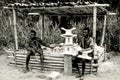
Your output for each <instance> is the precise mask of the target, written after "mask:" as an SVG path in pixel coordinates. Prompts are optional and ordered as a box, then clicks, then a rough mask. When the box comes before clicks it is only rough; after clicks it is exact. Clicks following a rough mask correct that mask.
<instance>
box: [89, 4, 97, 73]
mask: <svg viewBox="0 0 120 80" xmlns="http://www.w3.org/2000/svg"><path fill="white" fill-rule="evenodd" d="M96 22H97V7H96V6H94V7H93V43H94V45H93V49H94V54H95V43H96ZM90 66H91V68H90V73H92V62H91V65H90Z"/></svg>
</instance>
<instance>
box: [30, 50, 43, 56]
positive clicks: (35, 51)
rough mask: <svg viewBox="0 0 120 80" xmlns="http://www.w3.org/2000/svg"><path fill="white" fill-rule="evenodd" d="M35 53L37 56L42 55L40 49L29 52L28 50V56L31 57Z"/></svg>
mask: <svg viewBox="0 0 120 80" xmlns="http://www.w3.org/2000/svg"><path fill="white" fill-rule="evenodd" d="M36 53H38V54H39V55H43V51H42V49H38V50H34V49H31V50H28V54H29V55H33V56H34V55H35V54H36Z"/></svg>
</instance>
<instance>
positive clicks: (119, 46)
mask: <svg viewBox="0 0 120 80" xmlns="http://www.w3.org/2000/svg"><path fill="white" fill-rule="evenodd" d="M119 51H120V29H119Z"/></svg>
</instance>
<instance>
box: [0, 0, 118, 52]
mask: <svg viewBox="0 0 120 80" xmlns="http://www.w3.org/2000/svg"><path fill="white" fill-rule="evenodd" d="M4 3H5V2H4V1H3V0H0V46H3V45H4V46H6V47H8V48H14V29H13V14H12V10H5V9H4V8H3V6H4ZM112 10H113V9H112V8H111V11H112ZM114 12H119V7H115V10H114ZM26 13H27V12H26V11H25V12H20V10H19V11H17V15H16V16H17V31H18V42H19V47H20V48H23V47H24V45H25V42H26V40H27V38H28V36H29V31H30V29H31V28H34V29H35V30H36V31H37V36H38V37H40V38H41V26H42V16H39V19H38V18H37V17H36V18H37V19H36V18H35V17H34V18H33V17H32V19H33V20H31V16H27V14H26ZM60 18H61V17H60V16H58V17H57V18H56V19H55V16H54V18H53V17H52V16H48V15H46V16H45V20H44V22H45V23H44V24H45V26H44V38H43V40H44V41H46V42H47V43H54V44H55V43H56V44H58V43H61V42H63V41H64V39H63V38H62V37H61V36H60V35H61V33H62V31H61V29H60V27H59V26H60V25H61V21H60V20H61V19H60ZM67 18H68V20H69V23H70V24H72V26H74V27H76V30H75V31H74V33H75V34H78V33H80V34H81V35H82V33H81V31H82V28H83V27H85V26H87V27H90V28H91V30H92V24H93V22H92V16H74V18H71V17H67ZM65 19H66V18H65ZM35 20H36V21H35ZM66 21H67V19H66ZM103 21H104V20H103V16H99V17H98V19H97V43H98V44H99V42H100V40H101V35H102V27H103ZM119 35H120V17H119V15H115V16H107V29H106V35H105V36H106V37H105V43H106V44H107V50H108V51H111V50H114V51H119V50H120V49H119V45H120V42H119V37H120V36H119ZM74 41H75V42H76V39H74Z"/></svg>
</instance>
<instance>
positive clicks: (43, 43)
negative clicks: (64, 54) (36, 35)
mask: <svg viewBox="0 0 120 80" xmlns="http://www.w3.org/2000/svg"><path fill="white" fill-rule="evenodd" d="M38 41H39V42H40V44H42V45H43V46H45V47H49V48H53V47H51V46H50V45H48V44H47V43H45V42H44V41H43V40H41V39H38Z"/></svg>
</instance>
